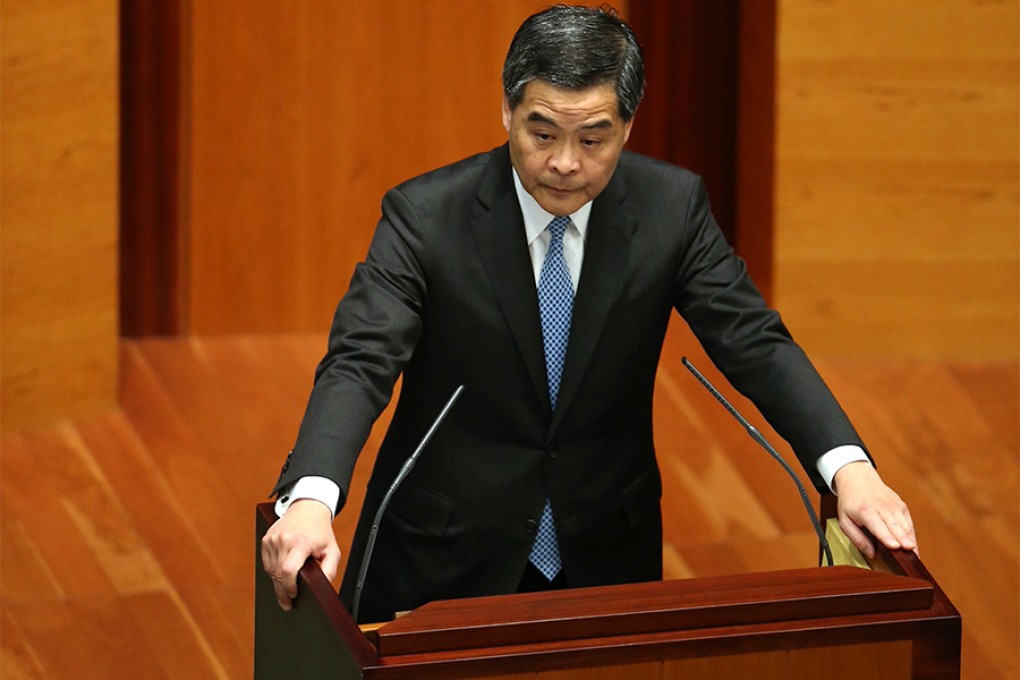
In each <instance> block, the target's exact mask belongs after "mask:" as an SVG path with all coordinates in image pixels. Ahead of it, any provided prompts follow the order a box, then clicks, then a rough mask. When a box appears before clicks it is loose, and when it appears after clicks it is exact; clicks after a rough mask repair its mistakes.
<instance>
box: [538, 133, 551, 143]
mask: <svg viewBox="0 0 1020 680" xmlns="http://www.w3.org/2000/svg"><path fill="white" fill-rule="evenodd" d="M535 139H537V140H538V141H540V142H548V141H549V140H550V139H552V135H550V134H548V133H546V132H536V133H535Z"/></svg>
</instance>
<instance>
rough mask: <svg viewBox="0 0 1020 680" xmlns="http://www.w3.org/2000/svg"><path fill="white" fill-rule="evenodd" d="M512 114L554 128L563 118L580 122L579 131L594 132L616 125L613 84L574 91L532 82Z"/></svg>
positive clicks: (526, 87)
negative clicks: (582, 128)
mask: <svg viewBox="0 0 1020 680" xmlns="http://www.w3.org/2000/svg"><path fill="white" fill-rule="evenodd" d="M515 113H517V114H518V115H522V116H524V118H525V120H527V121H529V122H536V123H548V124H556V123H557V122H558V119H561V118H564V117H566V118H569V119H571V122H572V123H577V122H579V121H580V122H582V127H585V128H592V129H597V128H604V127H612V125H613V124H614V123H615V122H617V121H618V119H619V105H618V100H617V97H616V90H615V88H614V87H613V86H612V84H601V85H593V86H592V87H589V88H585V89H583V90H575V89H569V88H563V87H557V86H556V85H552V84H550V83H547V82H545V81H543V80H533V81H531V82H530V83H528V84H527V86H525V89H524V95H523V96H522V97H521V100H520V102H519V103H518V104H517V106H516V107H515Z"/></svg>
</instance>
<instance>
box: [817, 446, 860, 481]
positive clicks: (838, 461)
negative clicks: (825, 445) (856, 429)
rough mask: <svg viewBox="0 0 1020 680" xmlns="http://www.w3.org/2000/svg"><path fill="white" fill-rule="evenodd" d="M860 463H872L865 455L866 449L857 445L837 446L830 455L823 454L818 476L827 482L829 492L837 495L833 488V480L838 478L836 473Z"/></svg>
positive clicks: (819, 461) (820, 459)
mask: <svg viewBox="0 0 1020 680" xmlns="http://www.w3.org/2000/svg"><path fill="white" fill-rule="evenodd" d="M858 461H865V462H870V461H869V459H868V454H866V453H864V449H862V448H861V447H859V446H857V445H856V444H846V445H844V446H837V447H836V448H834V449H832V450H831V451H829V452H828V453H825V454H822V457H821V458H819V459H818V463H817V468H818V474H820V475H821V476H822V479H824V480H825V484H826V486H828V487H829V491H831V492H832V493H836V490H835V489H834V488H832V478H833V477H835V476H836V473H837V472H839V469H840V468H841V467H843V466H844V465H848V464H849V463H856V462H858Z"/></svg>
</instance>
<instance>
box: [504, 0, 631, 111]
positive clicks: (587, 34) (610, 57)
mask: <svg viewBox="0 0 1020 680" xmlns="http://www.w3.org/2000/svg"><path fill="white" fill-rule="evenodd" d="M534 80H543V81H545V82H547V83H549V84H550V85H554V86H556V87H558V88H562V89H565V90H575V91H577V90H586V89H588V88H591V87H594V86H596V85H612V86H613V90H614V91H615V93H616V99H617V104H618V106H619V108H620V118H622V119H623V121H624V122H629V121H630V119H631V118H633V117H634V112H635V111H637V107H638V104H639V103H641V97H642V95H643V94H644V91H645V66H644V61H643V59H642V56H641V46H640V45H639V44H638V41H637V36H635V35H634V31H633V30H631V28H630V26H628V25H627V24H625V23H624V22H623V21H621V20H620V18H619V17H618V16H616V13H615V12H614V11H613V10H611V9H608V8H604V7H600V8H598V9H594V8H591V7H570V6H567V5H556V6H554V7H550V8H549V9H546V10H543V11H541V12H539V13H538V14H533V15H532V16H530V17H528V18H527V19H526V20H525V21H524V23H523V24H521V27H520V28H518V29H517V33H516V34H515V35H514V39H513V41H511V43H510V50H509V51H508V52H507V55H506V61H504V62H503V95H504V96H505V97H506V100H507V102H508V103H509V105H510V108H511V109H513V108H515V107H516V106H517V105H518V104H519V103H520V102H521V100H522V99H523V98H524V89H525V87H526V86H527V84H528V83H530V82H532V81H534Z"/></svg>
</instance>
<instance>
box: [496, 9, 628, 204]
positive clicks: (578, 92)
mask: <svg viewBox="0 0 1020 680" xmlns="http://www.w3.org/2000/svg"><path fill="white" fill-rule="evenodd" d="M503 91H504V96H503V126H504V127H505V128H506V130H507V133H508V134H509V138H510V160H511V162H512V163H513V166H514V169H516V170H517V174H518V176H519V177H520V179H521V183H522V184H523V185H524V188H525V190H526V191H527V192H528V193H529V194H531V195H532V196H533V197H534V198H535V200H536V201H538V204H539V205H540V206H542V208H544V209H545V210H546V211H547V212H550V213H552V214H554V215H569V214H570V213H573V212H575V211H576V210H577V209H578V208H580V207H581V206H582V205H584V204H585V203H587V202H588V201H590V200H592V199H594V198H595V197H596V196H598V195H599V194H600V193H601V192H602V190H603V189H605V188H606V185H607V184H608V183H609V180H610V179H611V178H612V176H613V171H614V170H615V169H616V164H617V161H619V159H620V154H621V153H622V152H623V145H624V143H625V142H626V141H627V138H628V137H629V136H630V128H631V123H632V122H633V117H634V111H635V110H636V109H637V106H638V103H639V102H640V101H641V95H642V94H643V92H644V66H643V64H642V61H641V48H640V47H639V46H638V43H637V39H636V38H635V37H634V33H633V31H631V29H630V27H628V26H627V25H626V24H624V23H623V22H622V21H620V20H619V19H618V18H617V17H616V16H615V15H614V14H611V13H609V12H608V11H604V10H601V9H591V8H587V7H567V6H564V5H557V6H556V7H552V8H550V9H547V10H545V11H544V12H539V13H538V14H535V15H533V16H531V17H529V18H528V19H527V20H526V21H525V22H524V24H522V25H521V27H520V28H519V29H518V31H517V34H516V35H515V36H514V39H513V42H511V44H510V51H509V53H508V54H507V57H506V62H505V63H504V66H503Z"/></svg>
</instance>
